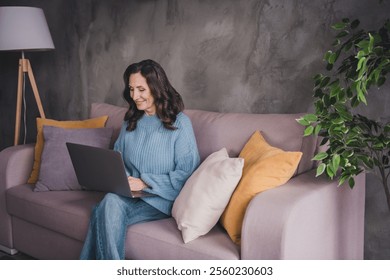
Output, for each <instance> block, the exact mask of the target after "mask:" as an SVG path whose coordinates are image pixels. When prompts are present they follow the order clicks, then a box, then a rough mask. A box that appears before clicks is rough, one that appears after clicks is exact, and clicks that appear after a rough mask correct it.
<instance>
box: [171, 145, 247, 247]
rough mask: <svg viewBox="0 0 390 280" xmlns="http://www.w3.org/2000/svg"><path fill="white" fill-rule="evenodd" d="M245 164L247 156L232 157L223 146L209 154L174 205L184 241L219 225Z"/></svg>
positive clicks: (173, 213) (190, 239)
mask: <svg viewBox="0 0 390 280" xmlns="http://www.w3.org/2000/svg"><path fill="white" fill-rule="evenodd" d="M243 167H244V159H242V158H229V155H228V153H227V151H226V149H225V148H223V149H221V150H219V151H218V152H215V153H213V154H211V155H209V156H208V157H207V158H206V159H205V160H204V161H203V163H202V164H201V165H200V166H199V168H198V169H197V170H195V172H194V173H193V174H192V175H191V177H190V178H188V180H187V182H186V183H185V185H184V187H183V189H182V190H181V192H180V194H179V196H178V197H177V198H176V200H175V202H174V204H173V208H172V216H173V217H174V218H175V220H176V223H177V227H178V229H179V230H181V233H182V237H183V241H184V243H187V242H190V241H192V240H194V239H196V238H198V237H199V236H202V235H205V234H206V233H208V232H209V231H210V230H211V229H212V228H213V227H214V226H215V224H216V223H217V222H218V220H219V218H220V216H221V215H222V212H223V211H224V210H225V207H226V205H227V204H228V202H229V200H230V197H231V195H232V193H233V191H234V189H235V188H236V186H237V184H238V182H239V181H240V179H241V175H242V168H243Z"/></svg>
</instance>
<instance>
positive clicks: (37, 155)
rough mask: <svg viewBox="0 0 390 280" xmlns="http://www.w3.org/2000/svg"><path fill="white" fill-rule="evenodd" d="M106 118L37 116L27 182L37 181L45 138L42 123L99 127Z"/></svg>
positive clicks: (62, 126) (71, 126) (61, 125)
mask: <svg viewBox="0 0 390 280" xmlns="http://www.w3.org/2000/svg"><path fill="white" fill-rule="evenodd" d="M107 119H108V116H102V117H98V118H93V119H88V120H82V121H78V120H77V121H57V120H52V119H42V118H37V142H36V143H35V150H34V165H33V170H32V172H31V175H30V178H29V179H28V183H29V184H35V183H36V182H37V181H38V177H39V170H40V167H41V156H42V151H43V145H44V143H45V139H44V137H43V126H44V125H48V126H55V127H61V128H101V127H104V126H105V124H106V121H107Z"/></svg>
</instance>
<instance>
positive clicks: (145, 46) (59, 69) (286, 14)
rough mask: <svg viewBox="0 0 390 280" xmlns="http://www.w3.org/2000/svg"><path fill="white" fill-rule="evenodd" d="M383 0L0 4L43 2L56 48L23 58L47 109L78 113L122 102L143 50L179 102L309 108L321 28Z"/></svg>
mask: <svg viewBox="0 0 390 280" xmlns="http://www.w3.org/2000/svg"><path fill="white" fill-rule="evenodd" d="M384 2H386V3H382V4H379V0H372V1H368V0H367V1H364V0H339V1H335V0H269V1H259V0H180V1H179V0H112V1H107V0H83V1H79V0H54V1H44V0H40V1H38V0H37V1H33V0H30V1H26V0H25V1H23V0H12V1H11V0H8V1H7V0H0V5H1V6H5V5H26V6H36V7H41V8H43V10H44V11H45V14H46V18H47V20H48V24H49V27H50V30H51V33H52V37H53V41H54V44H55V46H56V49H55V50H54V51H50V52H37V53H28V54H27V57H28V58H30V61H31V63H32V66H33V69H34V73H35V76H36V80H37V83H38V88H39V90H40V94H41V97H42V101H43V104H44V107H45V111H46V113H47V116H48V117H50V118H55V119H78V118H84V117H86V116H87V115H88V108H89V105H90V103H91V102H96V101H98V102H108V103H112V104H117V105H121V104H124V103H123V100H122V97H121V93H122V88H123V82H122V73H123V71H124V69H125V68H126V66H127V65H128V64H129V63H132V62H135V61H139V60H141V59H145V58H152V59H155V60H156V61H158V62H160V63H161V65H162V66H163V67H164V68H165V70H166V72H167V74H168V76H169V78H170V80H171V82H172V84H173V85H174V86H175V87H176V89H177V90H178V91H179V92H180V93H181V94H182V95H183V98H184V101H185V104H186V107H187V108H198V109H207V110H214V111H222V112H253V113H274V112H275V113H291V112H303V111H308V110H311V108H312V106H311V102H312V87H313V83H312V79H311V78H312V76H314V74H316V73H317V72H318V71H323V69H324V64H323V62H322V57H323V54H324V53H325V51H326V50H327V49H328V48H329V47H330V44H331V42H332V40H331V38H332V34H333V33H332V31H331V29H330V28H329V26H330V25H331V24H332V23H334V22H336V21H339V20H341V19H342V18H343V17H350V18H360V19H361V21H362V25H363V26H366V27H373V28H375V27H378V26H379V25H381V24H382V23H383V20H384V19H385V18H386V17H388V16H389V14H390V4H389V1H384ZM18 58H19V54H18V53H0V85H1V87H0V132H1V140H0V149H2V148H4V147H7V146H10V145H12V142H13V133H14V132H13V129H14V123H13V122H14V111H15V99H16V98H15V95H16V82H17V81H16V78H17V61H18ZM387 88H389V87H388V86H387ZM382 91H383V92H387V90H382ZM27 93H28V96H27V104H28V107H29V110H28V111H27V121H28V122H27V127H28V135H27V136H28V137H27V141H28V142H32V141H34V138H35V123H34V118H35V116H37V109H36V108H35V107H34V106H35V105H34V101H33V99H32V98H31V92H29V91H28V92H27ZM389 103H390V98H389V96H388V95H387V96H386V95H385V94H372V96H370V99H369V104H370V106H369V107H367V108H364V109H362V110H363V111H364V112H365V113H367V114H370V115H372V116H375V117H380V116H383V117H386V118H389V115H390V114H389V111H388V110H386V108H388V107H389V105H390V104H389ZM379 230H380V229H379ZM373 246H374V245H373ZM374 247H375V246H374ZM374 247H373V248H374ZM375 248H377V247H375ZM375 248H374V249H372V250H373V251H375V250H377V249H375ZM378 250H379V249H378ZM374 256H375V254H374ZM368 257H372V255H370V253H369V254H368Z"/></svg>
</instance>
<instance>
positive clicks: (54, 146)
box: [34, 126, 113, 191]
mask: <svg viewBox="0 0 390 280" xmlns="http://www.w3.org/2000/svg"><path fill="white" fill-rule="evenodd" d="M112 131H113V130H112V128H84V129H83V128H78V129H64V128H60V127H54V126H44V127H43V135H44V138H45V144H44V146H43V152H42V157H41V167H40V171H39V178H38V181H37V183H36V184H35V189H34V191H60V190H61V191H64V190H80V189H81V187H80V185H79V184H78V181H77V177H76V173H75V171H74V169H73V164H72V161H71V159H70V156H69V153H68V149H67V147H66V142H72V143H77V144H84V145H88V146H94V147H99V148H105V149H107V148H108V147H109V145H110V141H111V135H112Z"/></svg>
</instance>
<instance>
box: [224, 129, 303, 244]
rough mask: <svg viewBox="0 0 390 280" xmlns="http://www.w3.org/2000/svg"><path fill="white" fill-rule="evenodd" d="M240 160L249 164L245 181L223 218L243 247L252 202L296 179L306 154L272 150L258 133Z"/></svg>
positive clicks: (230, 232)
mask: <svg viewBox="0 0 390 280" xmlns="http://www.w3.org/2000/svg"><path fill="white" fill-rule="evenodd" d="M240 157H241V158H243V159H244V160H245V165H244V169H243V172H242V178H241V181H240V183H239V184H238V186H237V188H236V190H235V191H234V193H233V195H232V198H231V199H230V202H229V204H228V206H227V207H226V209H225V211H224V212H223V214H222V217H221V223H222V225H223V226H224V228H225V229H226V231H227V232H228V234H229V236H230V238H231V239H232V240H233V241H234V243H236V244H240V243H241V228H242V222H243V219H244V215H245V211H246V208H247V206H248V204H249V202H250V200H251V199H252V198H253V197H254V196H255V195H256V194H258V193H260V192H263V191H266V190H269V189H272V188H275V187H277V186H280V185H283V184H284V183H286V182H287V181H288V180H289V179H290V178H291V177H292V176H293V175H294V173H295V170H296V169H297V167H298V164H299V161H300V160H301V157H302V153H301V152H285V151H283V150H281V149H278V148H275V147H272V146H271V145H269V144H268V143H267V142H266V141H265V139H264V138H263V136H261V134H260V132H259V131H256V132H255V133H254V134H253V135H252V136H251V138H250V139H249V141H248V142H247V143H246V144H245V146H244V148H243V149H242V151H241V153H240ZM259 215H267V213H259Z"/></svg>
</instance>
